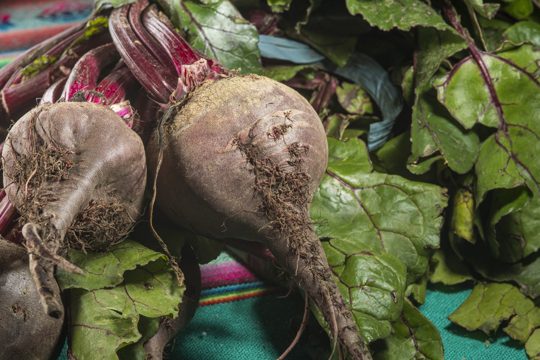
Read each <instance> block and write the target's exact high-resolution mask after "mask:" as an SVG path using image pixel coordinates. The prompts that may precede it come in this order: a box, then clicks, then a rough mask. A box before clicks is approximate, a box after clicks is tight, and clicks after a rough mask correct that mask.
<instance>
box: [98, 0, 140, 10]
mask: <svg viewBox="0 0 540 360" xmlns="http://www.w3.org/2000/svg"><path fill="white" fill-rule="evenodd" d="M135 1H136V0H95V1H94V8H95V9H97V10H99V9H101V8H103V7H109V6H112V7H113V8H119V7H121V6H124V5H127V4H132V3H134V2H135Z"/></svg>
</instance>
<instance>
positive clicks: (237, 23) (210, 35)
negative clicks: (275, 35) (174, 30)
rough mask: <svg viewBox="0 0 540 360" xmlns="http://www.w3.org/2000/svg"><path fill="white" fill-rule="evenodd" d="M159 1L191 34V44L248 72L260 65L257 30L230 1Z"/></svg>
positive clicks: (170, 15)
mask: <svg viewBox="0 0 540 360" xmlns="http://www.w3.org/2000/svg"><path fill="white" fill-rule="evenodd" d="M159 3H160V4H161V5H162V6H163V8H164V10H165V11H166V12H167V14H168V15H169V17H170V18H171V20H172V21H173V23H174V24H175V26H177V27H179V28H181V29H182V30H184V31H185V32H186V33H187V35H188V40H189V42H190V44H191V45H193V46H194V47H195V48H196V49H197V50H200V51H201V52H202V53H203V54H205V55H206V56H209V57H211V58H213V59H216V60H218V61H219V62H220V63H221V64H222V65H224V66H225V67H227V68H229V69H239V70H240V71H241V72H245V73H249V72H254V71H256V70H257V69H259V68H260V66H261V64H260V55H259V49H258V46H257V44H258V34H257V29H256V28H255V26H253V25H252V24H250V23H249V22H248V21H247V20H245V19H244V18H243V17H242V15H240V13H239V12H238V10H237V9H236V8H235V7H234V6H233V5H232V4H231V3H230V2H229V1H228V0H213V1H204V2H195V1H188V0H186V1H184V0H182V1H180V0H160V1H159Z"/></svg>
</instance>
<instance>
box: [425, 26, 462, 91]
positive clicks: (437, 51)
mask: <svg viewBox="0 0 540 360" xmlns="http://www.w3.org/2000/svg"><path fill="white" fill-rule="evenodd" d="M466 46H467V45H466V43H465V41H464V40H463V39H462V38H461V37H460V36H459V35H458V34H456V33H455V32H454V31H451V30H443V31H441V30H437V29H434V28H420V29H418V51H417V53H416V64H415V67H414V76H415V83H416V86H417V87H418V88H423V87H424V86H426V85H428V84H429V81H430V80H431V78H432V77H433V75H434V74H435V72H436V71H437V69H439V67H440V66H441V63H442V62H443V61H444V60H445V59H447V58H449V57H450V56H452V55H454V54H455V53H457V52H458V51H461V50H463V49H464V48H465V47H466Z"/></svg>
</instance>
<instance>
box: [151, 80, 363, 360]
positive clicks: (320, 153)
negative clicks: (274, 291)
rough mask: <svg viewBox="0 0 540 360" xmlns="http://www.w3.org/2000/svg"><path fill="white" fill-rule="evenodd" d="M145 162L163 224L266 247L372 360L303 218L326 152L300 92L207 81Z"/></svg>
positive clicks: (341, 335) (350, 344) (268, 84)
mask: <svg viewBox="0 0 540 360" xmlns="http://www.w3.org/2000/svg"><path fill="white" fill-rule="evenodd" d="M147 157H148V159H149V161H150V162H149V164H150V165H149V169H150V170H151V171H152V170H153V169H156V168H158V169H159V173H158V178H157V183H156V188H157V195H156V196H157V202H156V204H157V205H158V207H159V208H160V209H161V210H162V211H163V212H164V213H165V214H166V215H167V216H168V217H170V218H171V219H172V220H173V221H175V222H176V223H177V224H179V225H181V226H184V227H187V228H189V229H191V230H194V231H196V232H198V233H201V234H204V235H206V236H209V237H212V238H217V239H227V238H234V239H241V240H247V241H256V242H263V243H264V244H265V245H266V246H267V247H268V248H269V249H270V251H271V252H272V254H273V255H274V256H275V258H276V259H277V261H278V263H279V264H280V265H281V266H283V267H284V268H285V269H286V270H287V271H288V272H289V273H290V274H291V275H292V276H293V278H294V279H295V281H296V282H297V283H298V284H299V286H300V287H301V288H303V289H304V290H305V291H306V293H307V295H308V296H309V298H311V299H312V300H313V301H314V302H315V304H316V305H317V306H318V307H319V309H320V310H321V311H322V313H323V315H324V317H325V319H326V321H327V323H328V325H329V327H330V330H331V333H332V334H333V336H334V337H335V338H337V339H338V340H339V342H340V344H341V345H343V347H344V348H345V350H346V352H347V353H349V354H350V357H351V358H352V359H368V358H370V354H369V350H368V349H367V346H366V345H365V343H364V342H363V340H362V339H361V337H360V336H359V332H358V328H357V326H356V323H355V321H354V319H353V317H352V314H351V311H350V310H349V308H348V307H347V306H346V304H345V302H344V300H343V297H342V296H341V294H340V292H339V290H338V287H337V285H336V283H335V282H334V279H333V276H332V272H331V270H330V267H329V265H328V262H327V260H326V256H325V254H324V251H323V249H322V246H321V243H320V241H319V238H318V237H317V235H316V234H315V232H314V230H313V224H312V222H311V220H310V216H309V205H310V203H311V201H312V198H313V194H314V192H315V191H316V189H317V187H318V184H319V182H320V180H321V178H322V176H323V174H324V172H325V170H326V166H327V158H328V146H327V142H326V135H325V132H324V129H323V126H322V124H321V121H320V119H319V117H318V115H317V113H316V112H315V111H314V110H313V108H312V107H311V105H310V104H309V103H308V102H307V101H306V100H305V99H304V98H303V97H302V96H301V95H300V94H298V93H297V92H296V91H294V90H293V89H291V88H289V87H287V86H285V85H283V84H280V83H278V82H275V81H273V80H270V79H268V78H265V77H260V76H255V75H249V76H233V77H226V78H223V79H219V80H209V81H207V82H205V83H204V84H202V85H201V86H199V87H198V88H196V89H195V90H194V91H193V92H191V93H190V94H189V95H188V96H187V98H186V100H185V102H184V103H183V105H182V106H180V107H179V110H178V112H177V114H176V115H175V117H174V120H173V121H170V122H167V123H166V124H164V125H163V127H162V128H160V129H158V131H156V132H155V134H154V135H153V137H152V139H151V140H150V142H149V145H148V150H147ZM160 157H162V161H161V163H159V162H160V161H159V160H160ZM158 163H159V164H158Z"/></svg>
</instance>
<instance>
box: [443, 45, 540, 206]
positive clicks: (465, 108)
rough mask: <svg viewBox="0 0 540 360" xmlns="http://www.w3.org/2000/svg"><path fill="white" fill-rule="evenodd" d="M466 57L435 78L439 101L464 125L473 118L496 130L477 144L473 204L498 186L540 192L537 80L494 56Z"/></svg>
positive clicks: (539, 89)
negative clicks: (525, 188)
mask: <svg viewBox="0 0 540 360" xmlns="http://www.w3.org/2000/svg"><path fill="white" fill-rule="evenodd" d="M481 61H482V68H484V69H486V70H485V71H481V70H480V67H479V66H478V65H477V64H476V62H475V60H473V59H472V58H468V59H466V60H464V61H462V62H461V63H459V64H458V65H456V66H455V67H454V69H453V70H452V72H450V73H449V74H448V75H446V76H444V77H443V78H441V79H439V80H438V82H437V91H438V98H439V101H440V102H441V103H442V104H444V106H445V107H446V108H447V109H448V110H449V112H450V113H451V114H452V115H453V116H454V117H455V118H456V120H458V121H459V122H460V123H461V124H462V125H463V126H464V127H465V128H467V129H470V128H472V127H473V126H474V125H475V124H476V123H477V122H478V123H481V124H483V125H486V126H489V127H494V128H497V132H496V133H495V134H493V135H491V136H490V137H488V138H487V140H486V141H484V143H483V144H482V146H481V148H480V154H479V156H478V161H477V163H476V174H477V176H478V183H477V202H478V203H481V202H482V200H483V197H484V195H485V193H486V192H488V191H490V190H493V189H496V188H512V187H517V186H520V185H522V184H525V183H526V184H527V185H528V187H529V188H530V189H531V190H532V191H533V192H535V193H536V194H540V184H539V181H540V180H539V179H540V164H539V163H538V162H537V161H536V160H535V159H536V156H537V154H538V152H539V151H540V141H538V138H539V136H540V122H539V121H538V119H539V118H538V116H539V114H540V84H539V83H538V82H537V81H536V80H535V79H534V78H533V77H532V76H531V74H529V73H528V72H526V71H524V70H523V69H522V68H520V67H519V66H517V65H516V64H514V63H512V62H511V61H509V60H506V59H502V58H501V57H499V56H496V55H490V54H487V53H484V54H482V55H481Z"/></svg>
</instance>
